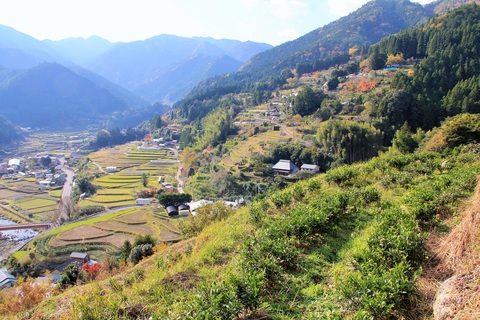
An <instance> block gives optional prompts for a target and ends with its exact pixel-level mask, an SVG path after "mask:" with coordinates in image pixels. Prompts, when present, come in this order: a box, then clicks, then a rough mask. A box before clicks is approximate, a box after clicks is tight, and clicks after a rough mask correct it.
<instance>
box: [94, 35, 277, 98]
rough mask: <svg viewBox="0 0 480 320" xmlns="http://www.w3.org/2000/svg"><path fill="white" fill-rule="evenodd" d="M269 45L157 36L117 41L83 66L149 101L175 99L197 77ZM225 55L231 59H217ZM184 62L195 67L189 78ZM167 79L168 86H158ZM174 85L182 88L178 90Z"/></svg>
mask: <svg viewBox="0 0 480 320" xmlns="http://www.w3.org/2000/svg"><path fill="white" fill-rule="evenodd" d="M269 47H271V46H269V45H266V44H258V43H252V42H240V41H233V40H214V39H211V38H183V37H178V36H173V35H161V36H156V37H153V38H150V39H147V40H144V41H135V42H129V43H117V44H116V45H115V46H113V47H112V48H111V49H109V50H108V51H107V52H105V53H104V54H102V55H101V56H100V57H98V58H96V59H94V60H93V61H92V62H91V63H89V64H88V66H87V67H88V68H89V69H91V70H95V72H97V73H98V74H100V75H102V76H103V77H105V78H107V79H109V80H111V81H113V82H115V83H117V84H119V85H121V86H123V87H125V88H127V89H129V90H131V91H132V92H134V93H139V94H141V95H142V96H143V97H145V98H147V99H149V100H150V101H155V100H167V101H175V100H176V99H178V98H181V97H182V96H183V93H184V92H186V91H187V90H189V89H191V88H192V87H193V86H195V85H196V84H197V83H198V81H199V80H202V79H206V78H208V77H211V76H214V75H219V74H224V73H229V72H233V71H236V70H237V69H238V67H239V66H240V65H241V63H242V62H244V61H245V59H248V58H250V57H251V56H252V55H254V54H256V53H258V52H261V51H264V50H266V49H267V48H269ZM225 56H227V57H231V58H230V59H225V58H221V57H225ZM234 59H235V60H237V59H243V60H237V61H233V60H234ZM220 62H226V63H225V64H222V63H220ZM186 65H189V68H193V69H194V70H195V72H193V73H191V74H192V77H190V70H189V69H188V68H185V66H186ZM175 79H178V81H177V80H175ZM167 82H168V84H169V87H168V88H165V87H164V88H160V87H158V84H165V83H167ZM178 86H180V87H183V88H181V89H180V90H178V88H177V87H178Z"/></svg>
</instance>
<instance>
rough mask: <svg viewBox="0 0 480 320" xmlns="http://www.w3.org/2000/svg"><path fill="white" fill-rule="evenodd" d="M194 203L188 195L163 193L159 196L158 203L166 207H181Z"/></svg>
mask: <svg viewBox="0 0 480 320" xmlns="http://www.w3.org/2000/svg"><path fill="white" fill-rule="evenodd" d="M190 201H192V196H191V195H190V194H188V193H163V194H160V195H159V196H158V202H159V203H160V204H161V205H163V206H164V207H166V206H168V205H180V204H182V203H186V202H190Z"/></svg>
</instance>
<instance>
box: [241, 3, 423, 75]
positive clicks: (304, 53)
mask: <svg viewBox="0 0 480 320" xmlns="http://www.w3.org/2000/svg"><path fill="white" fill-rule="evenodd" d="M428 18H429V16H428V14H427V13H426V12H425V10H424V8H423V7H422V6H421V5H419V4H415V3H411V2H410V1H405V0H401V1H396V0H395V1H394V0H379V1H370V2H368V3H367V4H365V5H364V6H362V7H361V8H360V9H358V10H356V11H354V12H352V13H351V14H349V15H348V16H346V17H343V18H340V19H338V20H336V21H334V22H332V23H330V24H328V25H326V26H324V27H321V28H318V29H317V30H313V31H312V32H310V33H308V34H306V35H304V36H302V37H300V38H298V39H296V40H293V41H290V42H287V43H284V44H282V45H279V46H277V47H275V48H273V49H271V50H268V51H266V52H263V53H260V54H258V55H256V56H254V57H253V58H252V59H251V60H250V61H248V62H247V63H246V64H245V65H244V66H243V68H242V70H245V71H252V72H261V71H260V70H261V69H262V68H264V67H266V66H273V70H271V71H272V72H277V73H279V72H280V71H281V70H283V69H284V68H287V69H293V68H295V67H296V64H297V63H313V62H314V61H315V60H319V59H322V58H325V57H327V56H330V55H334V54H338V53H339V52H348V50H349V49H350V48H352V47H355V46H358V47H359V48H360V47H361V46H369V45H371V44H373V43H376V42H378V41H379V40H380V39H382V38H383V37H385V36H387V35H390V34H394V33H397V32H399V31H400V30H404V29H407V28H410V27H413V26H415V25H417V24H420V23H424V22H426V21H427V20H428Z"/></svg>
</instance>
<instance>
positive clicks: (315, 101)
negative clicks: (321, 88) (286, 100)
mask: <svg viewBox="0 0 480 320" xmlns="http://www.w3.org/2000/svg"><path fill="white" fill-rule="evenodd" d="M324 98H325V95H324V94H323V93H320V92H315V91H314V90H313V89H312V88H310V87H309V86H306V87H303V89H302V90H300V92H299V93H298V95H297V96H296V97H295V101H294V105H293V110H292V111H293V113H294V114H299V115H301V116H306V115H310V114H312V113H314V112H315V111H316V110H317V109H318V108H320V104H321V103H322V101H323V99H324Z"/></svg>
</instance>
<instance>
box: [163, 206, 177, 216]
mask: <svg viewBox="0 0 480 320" xmlns="http://www.w3.org/2000/svg"><path fill="white" fill-rule="evenodd" d="M165 210H167V214H168V216H169V217H172V216H178V209H177V207H175V206H174V205H169V206H167V207H166V208H165Z"/></svg>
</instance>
